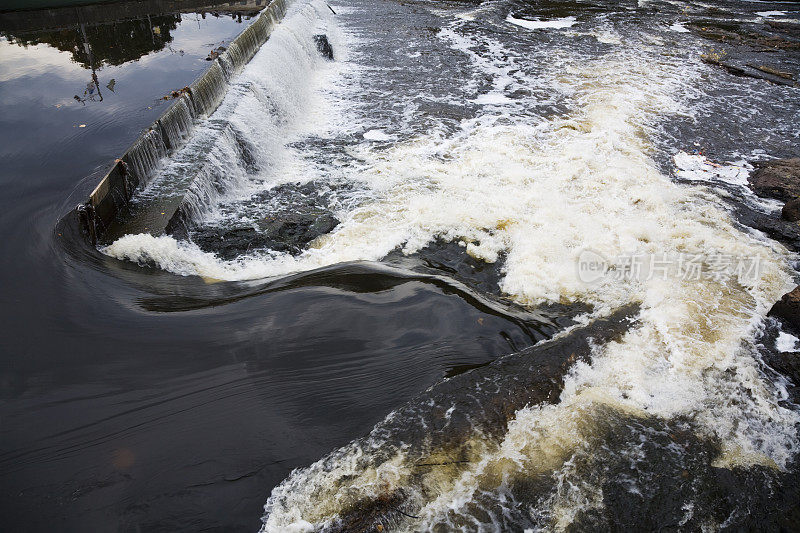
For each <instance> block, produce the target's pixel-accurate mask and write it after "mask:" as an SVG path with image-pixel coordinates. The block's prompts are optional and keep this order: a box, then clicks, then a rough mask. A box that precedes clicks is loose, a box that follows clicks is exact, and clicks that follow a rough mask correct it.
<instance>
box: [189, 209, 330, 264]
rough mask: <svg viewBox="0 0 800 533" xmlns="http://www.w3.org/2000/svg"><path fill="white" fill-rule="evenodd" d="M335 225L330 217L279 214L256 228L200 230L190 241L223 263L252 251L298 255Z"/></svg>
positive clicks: (321, 214)
mask: <svg viewBox="0 0 800 533" xmlns="http://www.w3.org/2000/svg"><path fill="white" fill-rule="evenodd" d="M338 224H339V221H338V220H336V218H335V217H334V216H333V215H331V214H330V213H320V214H313V213H288V214H287V213H282V214H277V215H275V216H274V217H272V218H270V219H269V220H267V221H265V222H263V223H262V224H259V227H254V226H240V227H232V228H216V227H211V228H208V227H206V228H201V229H198V230H195V231H194V232H192V241H194V243H195V244H197V245H198V246H200V248H202V249H203V250H206V251H210V252H214V253H216V254H217V256H219V257H221V258H222V259H226V260H231V259H236V258H237V257H239V256H241V255H245V254H247V253H249V252H254V251H266V250H272V251H275V252H287V253H291V254H298V253H300V252H302V251H303V249H304V248H305V247H306V246H307V245H308V243H310V242H311V241H313V240H314V239H316V238H317V237H319V236H320V235H324V234H326V233H329V232H331V231H333V229H334V228H335V227H336V226H337V225H338Z"/></svg>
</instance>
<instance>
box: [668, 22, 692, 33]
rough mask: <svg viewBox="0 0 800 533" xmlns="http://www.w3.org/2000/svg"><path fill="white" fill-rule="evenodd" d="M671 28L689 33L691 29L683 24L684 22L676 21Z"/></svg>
mask: <svg viewBox="0 0 800 533" xmlns="http://www.w3.org/2000/svg"><path fill="white" fill-rule="evenodd" d="M669 29H670V30H672V31H676V32H678V33H689V29H688V28H686V27H685V26H684V25H683V22H676V23H674V24H672V25H671V26H670V27H669Z"/></svg>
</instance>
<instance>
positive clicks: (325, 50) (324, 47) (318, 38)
mask: <svg viewBox="0 0 800 533" xmlns="http://www.w3.org/2000/svg"><path fill="white" fill-rule="evenodd" d="M314 42H315V43H317V50H318V51H319V53H320V54H322V57H324V58H325V59H327V60H328V61H333V47H332V46H331V43H330V41H328V36H327V35H325V34H320V35H315V36H314Z"/></svg>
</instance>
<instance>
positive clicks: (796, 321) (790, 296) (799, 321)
mask: <svg viewBox="0 0 800 533" xmlns="http://www.w3.org/2000/svg"><path fill="white" fill-rule="evenodd" d="M769 316H774V317H777V318H780V319H781V321H782V322H783V323H784V325H786V326H788V327H790V328H792V329H793V330H794V331H795V332H799V333H800V286H797V287H795V288H794V290H792V291H791V292H788V293H786V294H784V295H783V297H782V298H781V299H780V300H779V301H778V302H777V303H776V304H775V305H773V306H772V309H770V310H769Z"/></svg>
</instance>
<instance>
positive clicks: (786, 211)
mask: <svg viewBox="0 0 800 533" xmlns="http://www.w3.org/2000/svg"><path fill="white" fill-rule="evenodd" d="M781 218H783V219H784V220H788V221H789V222H797V221H798V220H800V198H792V199H791V200H789V201H788V202H786V205H784V206H783V209H782V210H781Z"/></svg>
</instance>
